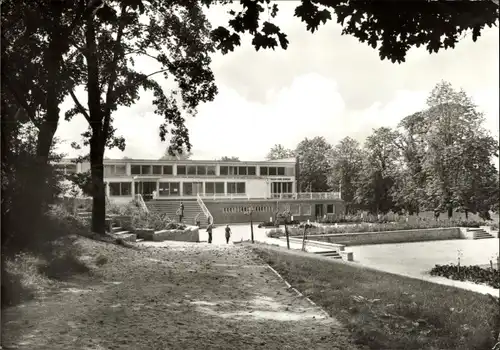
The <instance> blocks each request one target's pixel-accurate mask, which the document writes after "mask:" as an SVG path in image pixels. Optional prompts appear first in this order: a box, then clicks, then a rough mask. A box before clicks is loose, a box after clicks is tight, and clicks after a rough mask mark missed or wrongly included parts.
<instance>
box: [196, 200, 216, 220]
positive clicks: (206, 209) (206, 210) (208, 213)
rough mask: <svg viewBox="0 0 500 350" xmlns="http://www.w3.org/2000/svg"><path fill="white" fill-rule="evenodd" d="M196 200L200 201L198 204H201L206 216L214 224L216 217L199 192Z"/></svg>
mask: <svg viewBox="0 0 500 350" xmlns="http://www.w3.org/2000/svg"><path fill="white" fill-rule="evenodd" d="M196 201H197V202H198V205H199V206H200V208H201V210H202V211H203V214H205V216H206V217H207V218H208V220H209V222H210V223H211V224H213V223H214V217H213V216H212V214H211V213H210V211H209V210H208V208H207V206H206V205H205V203H204V202H203V200H202V199H201V196H200V194H199V193H198V194H196Z"/></svg>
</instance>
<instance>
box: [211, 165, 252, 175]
mask: <svg viewBox="0 0 500 350" xmlns="http://www.w3.org/2000/svg"><path fill="white" fill-rule="evenodd" d="M220 174H221V175H238V176H245V175H255V174H256V169H255V167H254V166H227V165H223V166H221V167H220Z"/></svg>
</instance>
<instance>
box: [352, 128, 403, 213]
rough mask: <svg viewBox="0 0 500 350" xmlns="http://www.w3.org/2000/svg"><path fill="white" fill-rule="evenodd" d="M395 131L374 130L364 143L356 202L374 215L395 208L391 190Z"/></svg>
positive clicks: (396, 156) (395, 162) (395, 166)
mask: <svg viewBox="0 0 500 350" xmlns="http://www.w3.org/2000/svg"><path fill="white" fill-rule="evenodd" d="M397 136H398V135H397V132H395V131H394V130H392V129H390V128H386V127H381V128H378V129H375V130H374V131H373V133H372V134H371V135H370V136H368V137H367V139H366V141H365V144H364V157H363V164H362V169H361V173H360V176H359V178H358V182H357V190H356V201H357V203H359V204H360V205H361V206H362V207H363V208H364V209H366V210H368V211H369V212H371V213H373V214H378V213H384V214H385V213H387V212H389V211H390V210H394V211H396V210H397V208H396V207H395V203H394V199H393V196H392V189H393V186H394V183H395V180H394V177H395V173H396V172H397V169H398V167H399V165H400V164H399V162H398V159H399V158H400V157H399V150H398V149H397V147H396V146H395V140H396V138H397Z"/></svg>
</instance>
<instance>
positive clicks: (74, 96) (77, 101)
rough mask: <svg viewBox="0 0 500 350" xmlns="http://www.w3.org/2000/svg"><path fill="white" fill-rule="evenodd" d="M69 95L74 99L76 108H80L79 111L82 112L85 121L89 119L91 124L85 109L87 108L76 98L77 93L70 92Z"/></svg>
mask: <svg viewBox="0 0 500 350" xmlns="http://www.w3.org/2000/svg"><path fill="white" fill-rule="evenodd" d="M69 94H70V95H71V98H72V99H73V101H74V102H75V105H76V107H77V108H78V110H79V111H80V113H81V114H83V116H84V117H85V119H87V121H88V122H89V124H90V116H89V114H88V113H87V110H86V109H85V107H83V105H82V104H81V103H80V101H79V100H78V98H77V97H76V95H75V93H74V92H73V90H69Z"/></svg>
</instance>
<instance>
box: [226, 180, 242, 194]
mask: <svg viewBox="0 0 500 350" xmlns="http://www.w3.org/2000/svg"><path fill="white" fill-rule="evenodd" d="M227 193H228V194H245V193H246V186H245V183H244V182H228V183H227Z"/></svg>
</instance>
